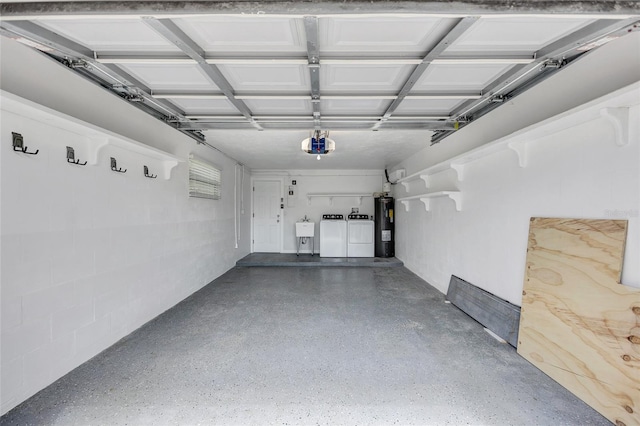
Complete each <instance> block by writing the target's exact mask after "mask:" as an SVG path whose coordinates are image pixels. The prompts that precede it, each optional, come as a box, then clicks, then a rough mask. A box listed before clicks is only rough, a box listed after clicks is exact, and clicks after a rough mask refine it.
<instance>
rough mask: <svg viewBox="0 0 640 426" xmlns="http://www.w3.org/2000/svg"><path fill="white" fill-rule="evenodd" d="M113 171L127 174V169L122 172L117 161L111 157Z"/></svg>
mask: <svg viewBox="0 0 640 426" xmlns="http://www.w3.org/2000/svg"><path fill="white" fill-rule="evenodd" d="M111 170H113V171H114V172H118V173H127V169H124V170H122V169H121V168H118V165H117V164H116V159H115V158H113V157H111Z"/></svg>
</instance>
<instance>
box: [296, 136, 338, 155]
mask: <svg viewBox="0 0 640 426" xmlns="http://www.w3.org/2000/svg"><path fill="white" fill-rule="evenodd" d="M301 148H302V150H303V151H304V152H306V153H308V154H317V157H316V158H317V159H318V160H320V158H321V157H320V156H321V155H323V154H329V153H331V152H333V151H335V149H336V143H335V142H334V141H333V140H332V139H329V132H328V131H321V130H315V131H314V132H313V134H312V135H311V137H308V138H307V139H305V140H303V141H302V146H301Z"/></svg>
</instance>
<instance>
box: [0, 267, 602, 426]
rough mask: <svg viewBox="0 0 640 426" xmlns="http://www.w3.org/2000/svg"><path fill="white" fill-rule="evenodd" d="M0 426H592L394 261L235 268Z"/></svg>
mask: <svg viewBox="0 0 640 426" xmlns="http://www.w3.org/2000/svg"><path fill="white" fill-rule="evenodd" d="M0 423H1V424H3V425H14V424H15V425H27V424H42V425H44V424H46V425H90V424H94V425H98V424H99V425H110V424H113V425H125V424H129V425H165V424H171V425H178V424H180V425H184V424H194V425H195V424H202V425H211V424H234V425H239V424H242V425H251V424H255V425H265V424H280V425H287V424H288V425H292V424H301V425H309V424H313V425H315V424H322V425H337V424H348V425H371V424H416V425H428V424H433V425H444V424H454V425H461V424H474V425H476V424H495V425H532V424H539V425H550V424H553V425H560V424H575V425H585V424H589V425H595V424H609V423H608V422H607V421H606V419H604V418H603V417H602V416H600V415H599V414H598V413H596V412H595V411H593V410H592V409H591V408H589V407H588V406H586V405H585V404H584V403H582V402H581V401H579V400H578V399H577V398H575V397H574V396H573V395H571V394H570V393H569V392H567V391H566V390H564V389H563V388H562V387H561V386H559V385H558V384H556V383H555V382H554V381H552V380H551V379H549V378H548V377H547V376H545V375H544V374H543V373H542V372H540V371H539V370H537V369H536V368H535V367H533V366H531V365H530V364H529V363H528V362H527V361H525V360H524V359H522V358H521V357H519V356H518V355H517V353H516V352H515V350H514V349H513V348H512V347H510V346H508V345H504V344H500V343H498V342H497V341H495V340H494V339H492V338H491V337H490V336H489V335H488V334H487V333H485V332H484V331H483V329H482V327H481V326H480V325H479V324H478V323H476V322H474V321H473V320H471V319H470V318H469V317H467V316H466V315H465V314H464V313H462V312H461V311H459V310H458V309H457V308H456V307H454V306H453V305H450V304H445V303H444V295H442V294H441V293H439V292H438V291H437V290H435V289H433V288H432V287H430V286H429V285H427V284H426V283H425V282H424V281H422V280H420V279H419V278H418V277H416V276H415V275H413V274H412V273H411V272H409V271H408V270H407V269H405V268H404V267H400V268H273V267H269V268H235V269H233V270H231V271H229V272H228V273H227V274H225V275H224V276H222V277H220V278H219V279H217V280H216V281H214V282H213V283H211V284H210V285H208V286H207V287H205V288H204V289H202V290H201V291H199V292H198V293H196V294H195V295H193V296H192V297H190V298H189V299H187V300H186V301H184V302H183V303H181V304H179V305H178V306H176V307H175V308H173V309H171V310H170V311H168V312H166V313H165V314H163V315H161V316H160V317H158V318H157V319H155V320H154V321H152V322H150V323H149V324H147V325H145V326H144V327H142V328H141V329H139V330H138V331H136V332H134V333H133V334H131V335H130V336H128V337H127V338H125V339H123V340H122V341H120V342H119V343H117V344H116V345H114V346H113V347H111V348H110V349H108V350H106V351H105V352H103V353H102V354H100V355H98V356H97V357H96V358H94V359H92V360H91V361H89V362H87V363H85V364H84V365H82V366H80V367H79V368H78V369H76V370H74V371H72V372H71V373H69V374H68V375H67V376H65V377H63V378H62V379H60V380H58V381H57V382H56V383H54V384H53V385H51V386H50V387H48V388H46V389H45V390H43V391H42V392H40V393H39V394H37V395H36V396H34V397H33V398H31V399H30V400H28V401H26V402H25V403H23V404H22V405H20V406H19V407H17V408H16V409H14V410H12V411H11V412H9V413H8V414H7V415H5V416H4V417H3V418H2V419H1V420H0Z"/></svg>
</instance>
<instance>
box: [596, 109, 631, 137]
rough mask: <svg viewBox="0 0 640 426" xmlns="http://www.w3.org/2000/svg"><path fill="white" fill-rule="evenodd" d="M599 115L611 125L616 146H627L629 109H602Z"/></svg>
mask: <svg viewBox="0 0 640 426" xmlns="http://www.w3.org/2000/svg"><path fill="white" fill-rule="evenodd" d="M600 115H601V116H602V117H604V118H606V119H607V120H608V121H609V122H610V123H611V124H612V125H613V129H614V131H615V137H616V145H618V146H625V145H629V125H630V122H629V108H628V107H611V108H602V109H601V110H600Z"/></svg>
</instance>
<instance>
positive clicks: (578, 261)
mask: <svg viewBox="0 0 640 426" xmlns="http://www.w3.org/2000/svg"><path fill="white" fill-rule="evenodd" d="M626 234H627V221H625V220H582V219H549V218H533V219H531V225H530V228H529V245H528V249H527V266H526V273H525V282H524V290H523V298H522V310H521V317H520V332H519V337H518V353H519V354H520V355H522V356H523V357H524V358H526V359H527V360H529V361H530V362H531V363H533V364H534V365H535V366H536V367H538V368H540V369H541V370H542V371H544V372H545V373H546V374H548V375H549V376H551V377H552V378H553V379H554V380H556V381H557V382H559V383H560V384H562V385H563V386H564V387H566V388H567V389H569V390H570V391H571V392H573V393H574V394H575V395H577V396H578V397H579V398H581V399H582V400H583V401H585V402H586V403H588V404H589V405H591V406H592V407H593V408H595V409H596V410H598V411H599V412H600V413H601V414H602V415H604V416H605V417H607V418H608V419H609V420H611V421H612V422H613V423H615V424H617V425H619V426H622V425H627V426H630V425H638V424H640V289H635V288H631V287H627V286H624V285H622V284H620V283H619V282H620V274H621V269H622V259H623V253H624V244H625V239H626Z"/></svg>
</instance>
